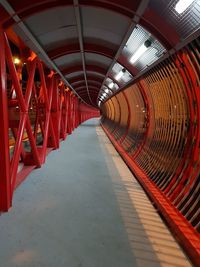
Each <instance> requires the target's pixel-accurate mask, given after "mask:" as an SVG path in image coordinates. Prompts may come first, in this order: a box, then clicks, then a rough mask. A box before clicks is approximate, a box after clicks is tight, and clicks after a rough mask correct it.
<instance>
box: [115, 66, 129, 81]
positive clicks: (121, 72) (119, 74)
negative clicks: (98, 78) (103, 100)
mask: <svg viewBox="0 0 200 267" xmlns="http://www.w3.org/2000/svg"><path fill="white" fill-rule="evenodd" d="M125 72H126V70H125V69H122V70H121V71H120V72H119V73H118V74H117V76H116V77H115V79H116V80H117V81H119V80H120V79H121V77H122V76H123V75H124V73H125Z"/></svg>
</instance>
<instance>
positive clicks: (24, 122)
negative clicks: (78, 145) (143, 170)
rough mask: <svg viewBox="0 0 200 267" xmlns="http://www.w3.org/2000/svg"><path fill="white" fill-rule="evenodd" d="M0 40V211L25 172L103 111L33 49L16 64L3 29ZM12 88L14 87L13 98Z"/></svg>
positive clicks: (36, 165)
mask: <svg viewBox="0 0 200 267" xmlns="http://www.w3.org/2000/svg"><path fill="white" fill-rule="evenodd" d="M0 44H1V45H0V51H1V57H0V77H1V79H0V115H1V118H2V119H1V131H0V139H1V142H0V211H7V210H8V209H9V208H10V207H11V205H12V197H13V193H14V190H15V188H16V187H17V186H18V185H19V184H20V183H21V182H22V181H23V180H24V179H25V178H26V176H27V175H28V174H29V173H30V172H31V171H32V170H33V169H34V168H39V167H41V165H42V164H43V163H44V162H45V159H46V156H47V155H48V153H49V152H50V151H51V150H53V149H57V148H58V147H59V142H60V140H65V139H66V137H67V135H68V134H71V133H72V132H73V130H74V129H75V128H76V127H78V125H79V124H80V123H82V122H83V121H84V120H86V119H89V118H91V117H96V116H99V112H98V111H97V110H96V109H94V108H91V107H89V106H88V107H87V106H86V105H85V104H84V103H81V102H80V100H79V99H78V98H77V97H76V96H75V94H74V93H73V92H72V91H71V90H70V89H69V88H68V87H66V85H65V84H64V83H63V81H62V80H61V79H60V77H59V75H58V74H56V73H55V72H54V71H52V70H50V69H48V68H46V66H45V65H44V63H43V62H42V61H41V60H40V59H39V58H38V57H37V56H36V55H35V54H34V53H33V52H31V51H30V55H31V54H32V56H29V57H28V58H26V59H25V58H24V63H25V65H22V66H21V67H18V68H17V67H16V66H15V65H14V63H13V55H12V51H11V48H10V45H9V40H8V38H7V36H6V33H5V32H4V31H3V29H0ZM22 68H23V69H26V71H27V77H26V81H24V80H23V81H22V80H21V78H20V77H22ZM36 77H37V78H36ZM38 80H39V85H38ZM8 81H9V83H10V87H11V88H10V89H9V85H8ZM9 90H10V92H11V91H12V90H14V91H15V93H16V96H15V97H14V98H13V97H12V94H10V92H9ZM31 114H32V115H31ZM33 114H35V115H34V116H33ZM39 135H40V139H41V140H40V141H38V136H39ZM11 136H12V139H13V144H12V146H13V147H14V150H13V153H12V155H11V153H10V145H9V139H10V138H11ZM25 142H26V143H28V147H29V149H28V151H27V148H26V147H25ZM19 167H20V168H19Z"/></svg>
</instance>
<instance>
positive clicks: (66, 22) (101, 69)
mask: <svg viewBox="0 0 200 267" xmlns="http://www.w3.org/2000/svg"><path fill="white" fill-rule="evenodd" d="M178 1H179V0H175V1H173V0H160V1H157V0H135V1H133V0H118V1H116V0H107V1H105V0H94V1H91V0H67V1H66V0H57V1H55V0H45V1H44V0H34V1H30V0H23V1H18V0H4V1H0V14H1V16H0V22H1V23H3V25H4V27H5V28H7V27H8V26H10V29H11V30H12V31H15V33H17V34H18V35H19V36H20V37H21V39H22V40H23V41H24V43H25V44H26V45H27V46H28V47H30V48H31V49H32V50H34V51H35V53H37V54H38V56H39V57H40V58H41V59H42V60H43V61H44V62H45V63H46V64H47V65H48V66H49V67H51V68H53V69H54V70H55V71H56V72H58V73H59V74H60V76H61V78H62V79H64V81H65V82H66V83H67V84H68V85H69V86H71V89H72V90H74V91H75V92H76V90H77V88H78V85H81V86H82V87H83V88H82V90H83V91H81V92H80V91H77V92H79V93H81V94H80V97H81V98H83V99H84V100H85V101H86V102H87V103H88V104H91V105H97V100H98V99H100V98H101V99H103V101H104V100H105V99H106V98H102V95H103V94H104V92H105V90H106V89H107V90H108V87H112V88H111V90H112V91H113V92H114V91H116V90H119V89H121V88H122V87H124V86H126V85H127V84H128V83H129V82H130V81H133V80H134V79H136V78H137V77H138V76H139V75H140V74H141V73H143V72H144V70H146V71H147V70H149V69H150V68H151V65H152V64H154V63H156V62H158V61H159V60H161V59H162V58H164V56H165V55H166V54H170V53H172V52H173V51H174V50H176V49H177V47H179V46H180V45H181V42H182V40H184V42H185V40H187V38H191V34H194V33H195V32H197V31H198V30H199V28H200V4H199V0H194V1H193V2H192V3H191V4H190V6H189V7H188V8H187V9H186V10H185V11H184V12H182V13H181V14H178V13H177V11H176V10H175V7H176V4H177V2H178ZM10 29H9V30H10ZM19 44H20V42H19ZM141 49H143V50H144V51H143V52H144V53H143V54H142V55H140V56H139V57H138V58H137V59H136V60H135V58H136V57H137V56H136V54H137V52H138V50H141ZM140 52H141V51H140ZM164 54H165V55H164ZM118 74H119V75H118ZM79 81H80V82H79ZM94 85H95V87H96V88H97V89H98V90H97V91H95V93H94V88H93V86H94ZM95 90H96V89H95ZM107 90H106V91H107ZM111 90H110V89H109V94H108V95H110V93H111ZM98 91H99V95H98V93H97V92H98Z"/></svg>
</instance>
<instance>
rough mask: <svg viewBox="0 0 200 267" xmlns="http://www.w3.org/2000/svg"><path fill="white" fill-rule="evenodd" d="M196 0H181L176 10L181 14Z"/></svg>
mask: <svg viewBox="0 0 200 267" xmlns="http://www.w3.org/2000/svg"><path fill="white" fill-rule="evenodd" d="M194 1H195V0H179V1H178V3H177V4H176V6H175V10H176V11H177V12H178V13H179V14H181V13H183V11H185V10H186V9H187V8H188V7H189V6H190V5H191V4H192V3H193V2H194Z"/></svg>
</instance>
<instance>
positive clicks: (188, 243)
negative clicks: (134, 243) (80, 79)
mask: <svg viewBox="0 0 200 267" xmlns="http://www.w3.org/2000/svg"><path fill="white" fill-rule="evenodd" d="M101 126H102V128H103V130H104V131H105V133H106V134H107V136H108V137H109V139H110V141H111V142H112V143H113V145H114V146H115V148H116V149H117V151H118V152H119V154H120V155H121V156H122V158H123V159H124V161H125V162H126V163H127V165H128V166H129V168H130V169H131V170H132V172H133V173H134V174H135V176H136V178H137V180H138V181H139V182H140V184H141V185H142V187H143V188H144V189H145V191H146V192H147V194H148V195H149V197H150V198H151V200H152V202H153V203H154V204H155V205H156V206H157V207H158V209H159V210H160V211H161V212H162V215H163V216H164V218H165V220H166V221H167V223H168V225H169V226H170V228H171V229H173V233H174V234H175V236H176V238H177V240H178V241H179V242H180V244H181V245H182V247H183V248H184V249H185V250H186V251H187V253H188V255H189V256H190V258H191V259H192V261H193V263H194V264H195V266H200V262H199V259H200V238H199V235H198V233H197V231H196V230H195V229H194V228H193V227H191V225H190V224H189V223H188V221H187V220H186V219H185V217H184V216H183V215H182V214H181V213H180V212H178V210H177V209H175V207H174V206H173V205H172V204H171V202H170V201H169V200H168V199H167V197H166V196H165V195H164V194H163V193H162V192H161V191H160V190H159V189H158V188H157V186H156V185H155V184H154V183H153V182H151V180H150V179H149V178H148V176H146V175H145V174H144V172H143V171H142V170H141V169H140V167H139V166H138V165H137V164H136V163H135V162H134V161H133V159H132V157H131V156H129V155H128V154H127V152H126V151H125V150H124V149H123V148H122V146H121V145H120V144H119V143H118V142H117V141H116V140H115V138H114V137H113V136H112V135H111V134H110V133H109V131H108V130H107V129H106V128H105V127H104V126H103V125H101Z"/></svg>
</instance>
